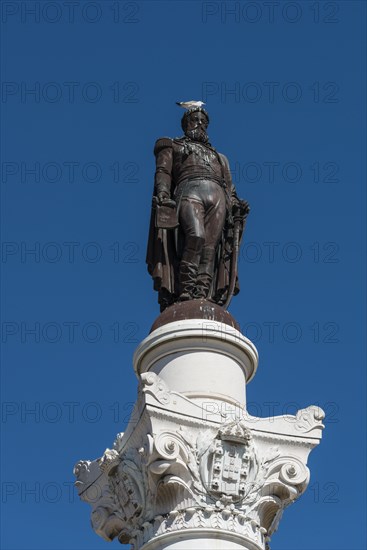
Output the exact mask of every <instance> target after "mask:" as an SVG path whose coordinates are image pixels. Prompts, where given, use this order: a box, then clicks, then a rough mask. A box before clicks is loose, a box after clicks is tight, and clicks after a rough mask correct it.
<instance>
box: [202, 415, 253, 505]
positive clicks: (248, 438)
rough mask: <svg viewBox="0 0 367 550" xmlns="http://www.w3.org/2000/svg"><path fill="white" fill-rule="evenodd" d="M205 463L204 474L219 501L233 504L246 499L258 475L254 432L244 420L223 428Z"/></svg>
mask: <svg viewBox="0 0 367 550" xmlns="http://www.w3.org/2000/svg"><path fill="white" fill-rule="evenodd" d="M203 458H204V457H203ZM204 462H205V465H204V464H203V466H204V468H202V474H204V475H203V478H206V479H205V485H206V488H207V491H208V493H210V494H211V495H212V496H214V497H216V498H221V497H224V496H226V497H227V500H229V501H230V502H238V501H240V500H242V499H243V498H244V497H245V496H246V494H247V493H248V492H249V490H250V489H251V487H252V485H253V483H252V482H253V480H254V478H255V475H256V472H255V464H256V457H255V450H254V445H253V441H252V435H251V432H250V430H249V429H248V428H246V426H244V424H243V422H242V421H234V422H231V423H229V424H225V425H224V426H222V427H221V428H220V429H219V430H218V433H217V436H216V437H215V439H214V440H213V442H212V444H211V445H210V447H209V448H208V451H207V453H206V457H205V459H204ZM205 466H206V467H205ZM205 470H206V475H205Z"/></svg>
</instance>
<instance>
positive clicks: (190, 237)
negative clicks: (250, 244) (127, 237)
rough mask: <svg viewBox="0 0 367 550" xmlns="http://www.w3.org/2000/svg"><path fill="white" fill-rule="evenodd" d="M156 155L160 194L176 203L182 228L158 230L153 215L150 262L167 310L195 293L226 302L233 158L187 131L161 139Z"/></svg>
mask: <svg viewBox="0 0 367 550" xmlns="http://www.w3.org/2000/svg"><path fill="white" fill-rule="evenodd" d="M154 154H155V157H156V172H155V185H154V195H155V196H156V197H160V199H162V198H163V200H164V199H167V200H168V199H173V200H174V201H175V202H176V207H177V215H178V221H179V228H178V229H177V230H175V231H172V230H170V231H167V230H165V229H157V228H156V227H155V226H154V216H152V221H151V228H150V237H149V242H148V252H147V263H148V270H149V272H150V274H151V275H152V277H153V279H154V284H155V289H156V290H158V291H159V293H160V295H159V302H160V304H161V309H162V310H163V309H164V308H165V307H166V306H167V305H169V304H170V303H173V302H175V301H177V300H189V299H194V298H205V299H209V300H213V301H215V302H217V303H219V304H220V305H221V304H223V303H224V301H225V298H226V291H227V290H228V281H229V275H230V269H231V266H230V262H231V258H230V256H231V228H232V227H233V223H232V216H231V213H232V208H233V205H235V204H238V198H237V195H236V192H235V189H234V186H233V184H232V179H231V174H230V170H229V165H228V160H227V158H226V157H225V156H224V155H222V154H220V153H218V152H217V151H216V150H215V149H214V148H213V147H212V146H211V145H210V144H209V143H203V142H200V141H194V140H192V139H190V138H189V137H186V136H184V137H182V138H176V139H171V138H161V139H158V140H157V142H156V144H155V148H154ZM236 292H238V287H236V289H235V293H236Z"/></svg>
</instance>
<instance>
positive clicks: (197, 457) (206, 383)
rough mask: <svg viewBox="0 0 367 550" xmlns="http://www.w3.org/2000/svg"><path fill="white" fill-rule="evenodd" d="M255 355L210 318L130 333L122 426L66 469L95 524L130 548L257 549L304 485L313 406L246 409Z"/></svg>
mask: <svg viewBox="0 0 367 550" xmlns="http://www.w3.org/2000/svg"><path fill="white" fill-rule="evenodd" d="M257 364H258V355H257V351H256V348H255V346H254V345H253V344H252V342H250V341H249V340H248V339H247V338H245V337H244V336H243V335H242V334H241V333H240V332H239V331H238V330H236V328H234V327H232V326H229V325H227V324H223V323H220V322H217V321H211V320H199V319H191V320H181V321H175V322H170V323H168V324H166V325H164V326H161V327H159V328H157V329H156V330H154V331H153V332H152V333H151V334H150V335H149V336H148V337H147V338H146V339H145V340H144V341H143V342H141V344H140V345H139V346H138V348H137V350H136V352H135V356H134V369H135V372H136V374H137V376H138V379H139V387H138V398H137V402H136V404H135V407H134V410H133V413H132V417H131V420H130V422H129V424H128V426H127V429H126V431H125V433H120V434H118V435H117V438H116V440H115V442H114V443H113V447H112V448H111V449H106V451H105V453H104V454H103V456H102V457H101V458H99V459H96V460H93V461H80V462H78V464H77V465H76V466H75V469H74V473H75V475H76V478H77V481H76V486H77V489H78V492H79V495H80V498H81V499H82V500H84V501H85V502H87V503H88V504H90V505H91V506H92V516H91V519H92V526H93V528H94V530H95V531H96V533H97V534H99V535H100V536H102V537H103V538H104V539H106V540H108V541H109V540H112V539H114V538H116V537H117V538H118V540H119V541H120V542H121V543H124V544H126V543H130V544H131V545H132V548H133V549H134V550H143V549H144V550H190V549H191V550H198V549H199V548H200V549H201V550H215V549H218V550H240V549H248V550H265V548H266V547H267V545H268V543H269V540H270V537H271V535H272V533H274V531H275V530H276V529H277V527H278V524H279V521H280V518H281V515H282V513H283V510H284V509H285V508H286V507H287V506H288V505H289V504H291V503H293V502H294V501H295V500H296V499H297V498H298V497H299V496H300V495H301V494H302V493H303V492H304V491H305V489H306V487H307V485H308V481H309V470H308V468H307V465H306V464H307V457H308V455H309V453H310V451H311V450H312V449H313V448H314V447H315V446H316V445H317V444H318V443H319V441H320V439H321V433H322V429H323V424H322V420H323V418H324V413H323V411H322V410H321V409H319V408H318V407H315V406H311V407H308V408H306V409H303V410H300V411H298V413H297V414H296V415H295V416H293V415H285V416H278V417H271V418H257V417H254V416H251V415H249V414H248V413H247V412H246V384H247V382H249V381H250V380H251V378H252V377H253V376H254V375H255V372H256V368H257Z"/></svg>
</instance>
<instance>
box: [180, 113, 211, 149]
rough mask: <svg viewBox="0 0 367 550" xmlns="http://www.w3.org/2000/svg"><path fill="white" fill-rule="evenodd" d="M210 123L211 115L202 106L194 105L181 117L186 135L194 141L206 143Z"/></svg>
mask: <svg viewBox="0 0 367 550" xmlns="http://www.w3.org/2000/svg"><path fill="white" fill-rule="evenodd" d="M208 125H209V115H208V113H207V112H206V110H205V109H203V108H202V107H194V108H193V109H189V110H187V111H186V112H185V114H184V116H183V117H182V119H181V127H182V129H183V131H184V132H185V136H187V137H189V138H190V139H193V140H194V141H202V142H204V143H206V142H207V141H208V140H209V138H208V135H207V133H206V130H207V128H208Z"/></svg>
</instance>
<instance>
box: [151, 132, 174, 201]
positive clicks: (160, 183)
mask: <svg viewBox="0 0 367 550" xmlns="http://www.w3.org/2000/svg"><path fill="white" fill-rule="evenodd" d="M154 155H155V158H156V171H155V179H154V189H155V195H156V196H157V197H158V199H159V200H160V201H162V200H165V199H170V197H171V185H172V166H173V150H172V139H170V138H161V139H158V140H157V141H156V144H155V147H154Z"/></svg>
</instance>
